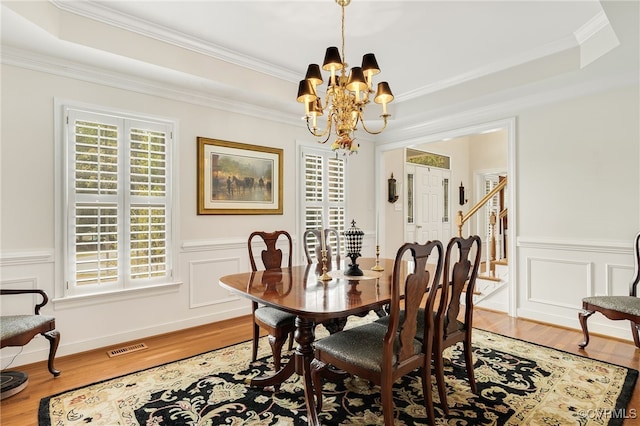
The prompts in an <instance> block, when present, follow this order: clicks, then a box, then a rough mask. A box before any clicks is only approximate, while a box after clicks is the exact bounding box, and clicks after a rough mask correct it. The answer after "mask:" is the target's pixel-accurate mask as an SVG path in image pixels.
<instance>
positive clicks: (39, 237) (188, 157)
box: [0, 65, 375, 368]
mask: <svg viewBox="0 0 640 426" xmlns="http://www.w3.org/2000/svg"><path fill="white" fill-rule="evenodd" d="M1 72H2V75H1V78H2V80H1V84H2V86H1V87H2V130H1V131H2V133H1V136H2V141H1V159H0V161H1V164H0V165H1V169H0V179H1V191H2V192H1V203H2V210H1V217H0V229H1V231H2V232H1V235H0V243H1V246H0V249H1V251H0V273H1V278H0V286H2V288H41V289H44V290H45V291H47V293H48V294H49V295H50V296H51V298H52V299H56V300H53V301H52V302H50V303H49V304H48V305H47V306H46V307H45V309H44V310H43V313H44V314H48V315H54V316H55V317H56V326H57V329H58V330H59V331H60V332H61V343H60V347H59V350H58V355H65V354H70V353H75V352H79V351H83V350H87V349H91V348H96V347H102V346H105V345H111V344H116V343H121V342H124V341H128V340H134V339H139V338H142V337H144V336H149V335H154V334H159V333H165V332H169V331H173V330H176V329H181V328H185V327H189V326H195V325H200V324H204V323H209V322H213V321H218V320H222V319H225V318H230V317H234V316H238V315H242V314H247V313H249V312H250V309H249V303H248V301H246V300H241V299H237V298H236V297H233V296H231V295H230V294H229V293H228V292H226V291H225V290H222V289H221V288H220V287H219V286H218V284H217V283H218V278H219V277H220V276H222V275H225V274H230V273H234V272H240V271H245V270H247V269H248V268H249V260H248V256H247V247H246V244H247V237H248V235H249V233H250V232H251V231H253V230H256V229H263V230H274V229H286V230H288V231H289V232H290V233H291V234H292V236H293V237H294V240H295V239H297V234H296V232H297V230H296V223H297V210H296V206H297V203H296V194H297V191H296V189H297V186H296V185H297V184H296V179H295V170H296V167H295V163H296V155H295V152H296V140H297V141H306V143H310V144H314V143H315V142H314V140H313V139H312V138H310V137H309V135H308V132H307V130H306V128H304V126H303V123H301V122H299V121H298V120H297V119H292V123H293V125H291V126H289V125H285V124H282V123H277V122H274V121H268V120H261V119H258V118H253V117H249V116H246V115H240V114H236V113H231V112H226V111H222V110H220V109H212V108H207V107H203V106H199V105H195V104H192V103H187V102H182V101H179V100H170V99H167V98H165V97H161V96H151V95H147V94H140V93H136V92H134V91H127V90H121V89H118V88H114V87H109V86H107V85H100V84H94V83H88V82H84V81H79V80H75V79H72V78H67V77H61V76H56V75H52V74H48V73H44V72H38V71H32V70H27V69H23V68H18V67H15V66H10V65H3V66H2V70H1ZM54 99H68V100H73V101H77V102H83V103H88V104H94V105H97V106H104V107H108V108H112V109H121V110H124V111H130V112H137V113H142V114H148V115H159V116H163V117H170V118H174V119H176V120H177V121H178V126H179V127H178V134H177V162H178V163H177V164H178V169H177V173H176V177H177V179H178V193H177V197H176V198H175V202H176V203H177V206H175V207H177V208H178V210H179V216H178V218H179V220H178V223H177V225H178V231H179V232H178V241H177V244H176V248H177V250H178V257H177V265H176V266H177V276H178V277H179V279H180V280H181V282H182V284H181V285H179V286H177V287H173V288H169V289H166V290H163V291H155V292H148V291H136V292H132V293H129V294H127V295H118V296H115V295H111V296H99V297H93V298H89V299H86V300H75V301H71V302H70V301H65V300H62V299H60V297H61V296H62V291H61V289H62V287H61V286H62V283H61V282H60V280H59V279H57V278H56V276H55V273H56V264H59V263H60V262H62V261H63V256H62V254H61V253H60V252H57V251H56V247H55V244H56V241H55V227H56V219H57V218H56V215H55V211H54V207H55V204H56V197H58V196H59V194H60V192H59V191H58V188H56V187H55V184H54V182H55V176H54V174H55V159H54V153H55V149H54V148H55V147H54ZM197 136H206V137H211V138H215V139H223V140H230V141H236V142H243V143H249V144H256V145H263V146H270V147H276V148H282V149H284V161H283V163H284V191H283V192H284V213H283V214H282V215H253V216H231V215H229V216H217V215H210V216H208V215H204V216H198V215H197V214H196V211H197V210H196V174H197V157H196V146H197V145H196V137H197ZM360 142H361V144H362V147H361V149H360V152H359V153H358V154H357V155H354V156H352V157H351V158H349V159H348V173H349V177H353V178H352V179H351V180H350V183H349V187H348V188H347V190H348V194H349V202H348V210H349V216H350V217H353V218H355V219H356V220H357V221H358V225H359V226H360V227H361V228H362V229H363V230H364V231H365V232H367V234H368V236H369V237H368V239H367V241H368V240H370V239H371V238H370V236H371V235H372V234H373V229H374V227H375V215H374V201H375V197H374V196H373V194H374V191H373V182H374V179H373V176H374V171H373V168H372V167H370V165H371V164H373V155H374V154H373V147H372V146H370V145H369V144H370V143H369V142H366V141H362V140H361V141H360ZM367 244H368V245H367V247H365V250H363V251H366V253H367V255H372V254H373V251H372V247H371V243H370V242H369V243H367ZM294 251H295V252H296V253H295V254H296V257H297V258H298V259H301V258H302V257H301V256H302V247H301V246H300V245H299V244H298V243H297V241H296V244H295V246H294ZM298 256H299V257H298ZM1 306H2V312H4V313H9V312H17V311H20V310H22V312H25V311H26V312H28V311H31V310H32V309H33V304H32V300H31V298H30V297H26V298H24V299H20V301H19V302H16V301H15V300H14V299H10V300H8V298H5V297H3V298H2V301H1ZM212 343H213V342H212ZM47 351H48V342H46V340H45V339H44V338H37V339H35V341H34V342H33V343H31V344H29V345H27V346H26V347H25V348H24V352H23V353H22V354H21V355H19V356H18V357H17V359H16V360H15V362H14V364H13V365H20V364H24V363H29V362H34V361H37V360H42V359H46V356H47ZM17 352H18V349H17V348H5V349H3V350H2V367H3V368H4V367H6V364H7V363H8V361H9V359H10V358H12V357H13V355H14V354H16V353H17Z"/></svg>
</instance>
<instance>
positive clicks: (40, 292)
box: [0, 289, 49, 315]
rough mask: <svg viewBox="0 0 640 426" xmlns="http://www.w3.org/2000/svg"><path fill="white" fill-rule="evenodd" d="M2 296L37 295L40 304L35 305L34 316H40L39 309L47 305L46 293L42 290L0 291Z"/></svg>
mask: <svg viewBox="0 0 640 426" xmlns="http://www.w3.org/2000/svg"><path fill="white" fill-rule="evenodd" d="M3 294H39V295H40V296H42V303H38V304H36V306H35V308H34V312H35V314H36V315H40V308H42V307H43V306H44V305H46V304H47V303H49V296H47V293H45V292H44V290H37V289H35V290H31V289H24V290H22V289H21V290H10V289H2V290H0V295H3Z"/></svg>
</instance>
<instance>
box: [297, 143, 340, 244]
mask: <svg viewBox="0 0 640 426" xmlns="http://www.w3.org/2000/svg"><path fill="white" fill-rule="evenodd" d="M302 157H303V164H304V171H303V173H304V187H303V192H304V203H303V204H304V205H303V212H304V213H303V228H304V230H307V229H319V228H320V227H321V226H323V225H324V226H327V227H329V228H335V229H336V230H337V231H338V233H339V234H340V236H341V237H340V238H341V241H344V240H343V238H342V234H343V232H344V230H345V214H346V209H345V200H346V197H345V188H346V180H345V179H346V162H345V160H344V159H342V158H335V153H334V152H332V151H320V150H312V149H305V150H303V152H302ZM322 221H324V223H322ZM331 238H335V237H331ZM315 243H316V244H319V241H316V242H315ZM329 243H331V244H335V242H334V241H329ZM312 246H313V244H312ZM341 246H342V248H343V251H344V244H343V243H341ZM311 253H312V255H315V250H313V249H312V250H311Z"/></svg>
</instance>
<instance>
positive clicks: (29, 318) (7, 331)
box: [0, 315, 56, 346]
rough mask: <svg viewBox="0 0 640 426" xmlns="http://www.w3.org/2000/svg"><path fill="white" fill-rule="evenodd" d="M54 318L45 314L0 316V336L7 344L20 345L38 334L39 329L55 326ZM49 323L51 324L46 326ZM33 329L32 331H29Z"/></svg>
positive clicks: (51, 328)
mask: <svg viewBox="0 0 640 426" xmlns="http://www.w3.org/2000/svg"><path fill="white" fill-rule="evenodd" d="M55 321H56V320H55V318H54V317H49V316H46V315H6V316H1V317H0V337H1V338H2V341H3V342H11V344H10V345H9V344H7V346H22V345H26V344H27V343H29V341H30V340H31V339H32V338H33V337H34V336H35V335H36V334H39V330H41V329H43V328H48V329H50V330H53V329H54V328H55ZM48 324H51V326H48ZM31 331H33V333H30V332H31Z"/></svg>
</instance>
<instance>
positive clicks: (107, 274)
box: [65, 109, 172, 295]
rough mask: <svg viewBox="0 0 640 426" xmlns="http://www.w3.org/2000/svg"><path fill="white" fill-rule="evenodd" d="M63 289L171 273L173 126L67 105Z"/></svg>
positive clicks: (115, 285)
mask: <svg viewBox="0 0 640 426" xmlns="http://www.w3.org/2000/svg"><path fill="white" fill-rule="evenodd" d="M67 118H68V121H67V135H68V138H67V142H68V153H69V155H68V173H67V177H68V179H67V180H68V182H67V186H66V187H67V199H68V209H67V210H68V220H67V235H68V243H67V253H68V262H67V269H66V273H65V279H66V282H67V293H68V294H69V295H73V294H86V293H99V292H105V291H113V290H118V289H124V288H129V287H140V286H145V285H150V284H155V283H158V282H162V281H163V280H165V281H166V279H167V278H168V277H169V276H170V274H171V262H170V259H171V253H170V252H169V247H170V235H171V232H170V223H171V221H170V213H171V210H170V208H169V206H170V190H169V188H170V178H171V176H170V167H169V165H170V146H171V144H170V141H171V134H172V132H171V125H170V124H167V123H163V122H151V121H142V120H135V119H131V118H128V117H127V118H124V117H117V116H114V115H109V114H100V113H95V112H89V111H82V110H76V109H67Z"/></svg>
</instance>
